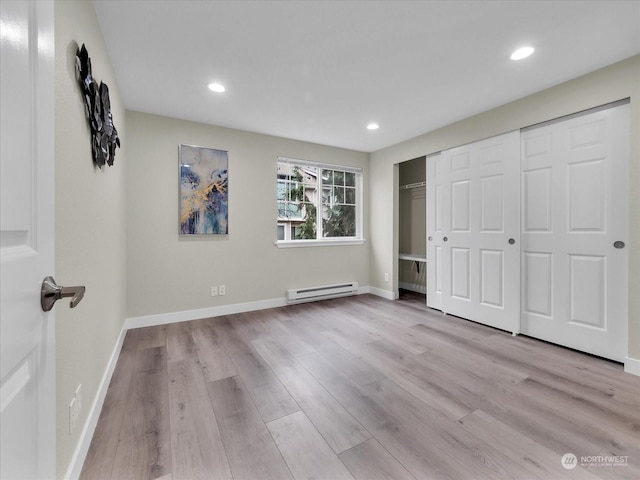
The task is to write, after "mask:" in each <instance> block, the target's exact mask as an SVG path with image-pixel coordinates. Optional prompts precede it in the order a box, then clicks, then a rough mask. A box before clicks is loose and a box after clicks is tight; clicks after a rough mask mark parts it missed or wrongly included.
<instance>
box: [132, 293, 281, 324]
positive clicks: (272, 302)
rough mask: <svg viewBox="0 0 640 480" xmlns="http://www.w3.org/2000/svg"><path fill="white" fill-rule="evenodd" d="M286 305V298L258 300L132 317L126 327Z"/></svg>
mask: <svg viewBox="0 0 640 480" xmlns="http://www.w3.org/2000/svg"><path fill="white" fill-rule="evenodd" d="M286 304H287V299H286V298H285V297H282V298H272V299H269V300H258V301H255V302H247V303H234V304H231V305H221V306H219V307H209V308H199V309H197V310H184V311H182V312H171V313H159V314H157V315H145V316H143V317H131V318H127V322H126V325H127V329H131V328H141V327H152V326H154V325H165V324H167V323H177V322H186V321H188V320H199V319H201V318H209V317H220V316H222V315H233V314H234V313H244V312H253V311H254V310H265V309H267V308H275V307H284V306H285V305H286Z"/></svg>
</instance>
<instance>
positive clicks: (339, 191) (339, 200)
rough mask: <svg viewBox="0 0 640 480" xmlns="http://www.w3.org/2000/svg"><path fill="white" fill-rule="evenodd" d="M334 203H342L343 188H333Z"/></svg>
mask: <svg viewBox="0 0 640 480" xmlns="http://www.w3.org/2000/svg"><path fill="white" fill-rule="evenodd" d="M333 194H334V195H335V202H336V203H344V187H333Z"/></svg>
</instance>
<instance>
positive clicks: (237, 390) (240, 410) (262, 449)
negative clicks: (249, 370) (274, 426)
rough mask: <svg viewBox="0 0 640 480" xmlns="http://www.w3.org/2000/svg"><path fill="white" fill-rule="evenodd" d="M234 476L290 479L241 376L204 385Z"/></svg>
mask: <svg viewBox="0 0 640 480" xmlns="http://www.w3.org/2000/svg"><path fill="white" fill-rule="evenodd" d="M207 387H208V391H209V397H210V399H211V403H212V405H213V410H214V412H215V414H216V418H217V420H218V424H219V426H220V433H221V435H222V441H223V443H224V446H225V451H226V453H227V458H228V459H229V464H230V466H231V471H232V473H233V478H234V479H235V480H254V479H257V478H260V479H263V480H269V479H274V480H275V479H291V478H292V476H291V473H290V472H289V469H288V467H287V465H286V463H285V461H284V459H283V458H282V455H281V454H280V451H279V450H278V447H277V446H276V444H275V443H274V441H273V438H272V436H271V434H270V433H269V430H268V429H267V427H266V425H265V424H264V422H263V421H262V417H261V416H260V414H259V413H258V410H257V409H256V407H255V406H254V404H253V402H252V401H251V397H250V396H249V393H248V392H247V391H246V388H245V386H244V385H243V384H242V381H241V380H240V377H238V376H236V377H229V378H225V379H222V380H218V381H215V382H211V383H209V384H208V385H207Z"/></svg>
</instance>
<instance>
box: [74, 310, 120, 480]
mask: <svg viewBox="0 0 640 480" xmlns="http://www.w3.org/2000/svg"><path fill="white" fill-rule="evenodd" d="M126 325H127V323H126V322H124V323H123V324H122V328H121V329H120V335H118V339H117V340H116V344H115V346H114V347H113V351H112V352H111V357H109V362H108V363H107V368H106V370H105V372H104V375H102V380H101V381H100V385H99V387H98V392H97V394H96V397H95V399H94V400H93V404H92V405H91V409H90V410H89V415H88V416H87V421H86V422H85V423H84V426H83V427H82V432H81V433H80V438H79V439H78V444H77V445H76V449H75V451H74V452H73V456H72V457H71V462H70V463H69V468H67V472H66V474H65V476H64V478H65V480H75V479H77V478H80V473H81V472H82V466H83V465H84V461H85V459H86V457H87V453H88V452H89V446H90V445H91V440H92V439H93V434H94V432H95V431H96V426H97V425H98V419H99V418H100V412H102V406H103V405H104V399H105V398H106V396H107V390H108V388H109V384H110V383H111V377H112V376H113V371H114V370H115V368H116V363H118V357H119V356H120V351H121V350H122V344H123V342H124V337H125V335H126V334H127V326H126Z"/></svg>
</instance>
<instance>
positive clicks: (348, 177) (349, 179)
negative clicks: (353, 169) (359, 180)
mask: <svg viewBox="0 0 640 480" xmlns="http://www.w3.org/2000/svg"><path fill="white" fill-rule="evenodd" d="M344 184H345V185H346V186H347V187H355V186H356V174H355V173H349V172H345V174H344Z"/></svg>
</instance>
